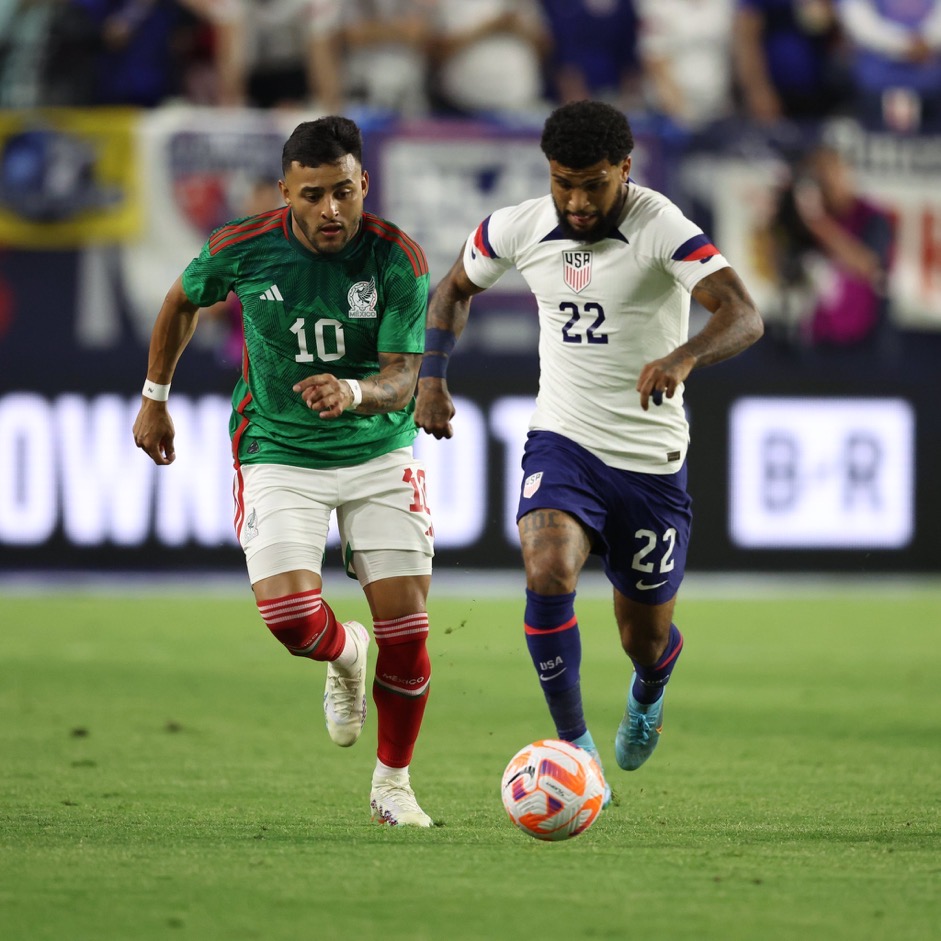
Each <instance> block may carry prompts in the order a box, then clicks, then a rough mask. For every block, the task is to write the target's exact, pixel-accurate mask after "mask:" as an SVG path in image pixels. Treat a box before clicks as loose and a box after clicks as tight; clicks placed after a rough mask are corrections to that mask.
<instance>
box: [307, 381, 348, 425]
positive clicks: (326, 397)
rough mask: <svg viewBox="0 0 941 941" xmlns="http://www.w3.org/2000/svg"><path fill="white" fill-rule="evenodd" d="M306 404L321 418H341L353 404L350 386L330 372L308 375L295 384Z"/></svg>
mask: <svg viewBox="0 0 941 941" xmlns="http://www.w3.org/2000/svg"><path fill="white" fill-rule="evenodd" d="M294 391H295V392H300V394H301V398H302V399H303V400H304V404H305V405H306V406H307V407H308V408H309V409H311V410H312V411H315V412H316V413H317V414H318V415H319V416H320V417H321V418H339V417H340V416H341V415H342V414H343V413H344V412H345V411H346V410H347V409H348V408H350V407H351V406H352V404H353V392H352V391H351V389H350V387H349V386H348V385H347V384H346V383H345V382H343V380H342V379H337V377H336V376H333V375H331V374H330V373H321V374H320V375H317V376H308V377H307V378H306V379H301V381H300V382H298V383H296V384H295V386H294Z"/></svg>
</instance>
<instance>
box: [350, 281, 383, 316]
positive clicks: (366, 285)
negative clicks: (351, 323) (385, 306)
mask: <svg viewBox="0 0 941 941" xmlns="http://www.w3.org/2000/svg"><path fill="white" fill-rule="evenodd" d="M346 299H347V301H348V302H349V305H350V316H351V317H356V318H359V319H361V320H366V319H369V318H372V319H375V316H376V301H378V300H379V295H378V294H377V293H376V282H375V281H373V279H372V278H370V279H369V280H368V281H357V282H356V284H354V285H353V287H351V288H350V290H349V292H348V293H347V295H346Z"/></svg>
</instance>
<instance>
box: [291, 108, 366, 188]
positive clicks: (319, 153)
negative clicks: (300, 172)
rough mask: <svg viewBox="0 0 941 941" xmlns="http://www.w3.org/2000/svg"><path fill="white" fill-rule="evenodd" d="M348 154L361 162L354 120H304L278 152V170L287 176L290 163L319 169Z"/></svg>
mask: <svg viewBox="0 0 941 941" xmlns="http://www.w3.org/2000/svg"><path fill="white" fill-rule="evenodd" d="M347 154H352V155H353V156H354V157H355V158H356V161H357V163H359V165H360V166H362V163H363V135H362V133H361V131H360V129H359V128H358V127H357V125H356V122H355V121H351V120H350V119H349V118H344V117H341V116H340V115H338V114H329V115H327V116H326V117H323V118H317V120H316V121H304V123H303V124H298V125H297V127H296V128H294V132H293V133H292V134H291V136H290V137H289V138H288V139H287V141H285V144H284V149H283V150H282V151H281V169H282V171H283V172H284V173H287V172H288V170H290V169H291V164H292V163H299V164H300V165H301V166H302V167H319V166H321V164H324V163H336V162H337V161H338V160H341V159H342V158H343V157H345V156H346V155H347Z"/></svg>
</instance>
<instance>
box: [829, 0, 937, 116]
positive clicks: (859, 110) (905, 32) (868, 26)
mask: <svg viewBox="0 0 941 941" xmlns="http://www.w3.org/2000/svg"><path fill="white" fill-rule="evenodd" d="M839 15H840V22H841V23H842V25H843V29H844V30H845V32H846V35H847V37H848V39H849V41H850V53H851V62H852V70H853V80H854V85H855V92H856V115H857V117H858V118H859V119H860V121H861V122H862V123H863V124H864V125H866V127H868V128H870V129H872V130H889V131H896V132H902V133H904V132H911V131H919V130H924V131H928V132H931V133H938V132H941V2H939V0H841V2H840V5H839Z"/></svg>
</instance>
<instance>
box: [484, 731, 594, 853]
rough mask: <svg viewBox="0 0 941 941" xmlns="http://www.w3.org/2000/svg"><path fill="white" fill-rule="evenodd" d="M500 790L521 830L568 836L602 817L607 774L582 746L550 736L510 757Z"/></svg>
mask: <svg viewBox="0 0 941 941" xmlns="http://www.w3.org/2000/svg"><path fill="white" fill-rule="evenodd" d="M500 795H501V797H502V798H503V806H504V807H505V808H506V812H507V813H508V814H509V815H510V820H512V821H513V823H514V824H516V826H517V827H519V828H520V830H522V831H523V833H528V834H529V835H530V836H532V837H535V838H536V839H537V840H567V839H568V838H569V837H572V836H578V834H579V833H584V832H585V831H586V830H587V829H588V828H589V827H590V826H591V825H592V824H593V823H594V822H595V821H596V820H597V819H598V816H599V814H600V813H601V804H602V802H603V801H604V776H603V775H602V773H601V768H600V767H599V766H598V762H597V761H595V759H594V758H592V756H591V755H589V754H588V752H587V751H585V750H584V749H583V748H578V747H577V746H576V745H573V744H572V743H571V742H563V741H561V740H559V739H551V738H547V739H542V740H540V741H538V742H533V743H532V744H531V745H527V746H526V747H525V748H521V749H520V750H519V751H518V752H517V753H516V754H515V755H514V756H513V757H512V758H511V759H510V763H509V764H508V765H507V766H506V771H504V772H503V781H502V782H501V784H500Z"/></svg>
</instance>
